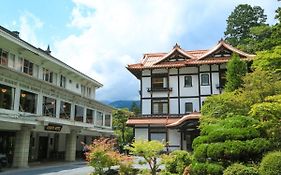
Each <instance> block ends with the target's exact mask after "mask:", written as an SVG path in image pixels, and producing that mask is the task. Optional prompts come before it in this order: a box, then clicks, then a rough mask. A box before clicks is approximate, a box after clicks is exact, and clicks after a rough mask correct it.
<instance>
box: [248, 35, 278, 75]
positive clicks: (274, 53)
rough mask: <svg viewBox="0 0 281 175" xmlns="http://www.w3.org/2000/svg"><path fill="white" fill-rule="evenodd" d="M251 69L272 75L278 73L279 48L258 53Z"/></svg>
mask: <svg viewBox="0 0 281 175" xmlns="http://www.w3.org/2000/svg"><path fill="white" fill-rule="evenodd" d="M280 34H281V33H280ZM280 41H281V38H280ZM280 45H281V43H280ZM252 67H253V68H259V69H262V70H265V71H270V72H273V73H278V72H280V71H281V46H278V47H275V48H274V49H272V50H267V51H263V52H258V53H257V56H256V57H255V61H254V63H253V66H252Z"/></svg>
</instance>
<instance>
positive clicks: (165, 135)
mask: <svg viewBox="0 0 281 175" xmlns="http://www.w3.org/2000/svg"><path fill="white" fill-rule="evenodd" d="M232 53H237V54H238V55H239V56H240V58H241V59H242V60H245V61H250V60H252V58H253V57H254V55H250V54H247V53H245V52H242V51H240V50H238V49H236V48H234V47H232V46H231V45H229V44H227V43H225V42H224V41H223V40H220V41H219V42H218V44H217V45H216V46H215V47H213V48H211V49H208V50H193V51H186V50H184V49H182V48H181V47H180V46H179V45H178V44H176V45H175V46H174V47H173V49H172V50H171V51H170V52H169V53H148V54H144V57H143V58H142V60H141V62H140V63H137V64H130V65H128V66H127V69H128V70H129V71H130V72H131V73H132V74H133V75H134V76H136V78H137V79H139V81H140V91H139V92H140V101H141V114H142V115H141V116H140V117H136V118H130V119H129V120H128V121H127V125H129V126H132V127H134V134H135V139H146V140H160V141H163V140H164V141H165V142H167V150H168V151H171V150H175V149H184V150H191V149H192V147H191V146H192V141H193V139H194V138H195V137H196V136H198V135H199V131H198V129H197V126H198V119H199V117H200V109H201V107H202V105H203V103H204V100H205V99H206V98H207V97H208V96H210V95H212V94H220V93H221V92H222V91H223V87H224V84H225V82H226V63H227V62H228V61H229V59H230V57H231V55H232Z"/></svg>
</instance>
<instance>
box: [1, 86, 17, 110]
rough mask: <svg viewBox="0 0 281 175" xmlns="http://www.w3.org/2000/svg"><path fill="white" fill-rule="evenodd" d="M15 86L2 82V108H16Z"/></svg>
mask: <svg viewBox="0 0 281 175" xmlns="http://www.w3.org/2000/svg"><path fill="white" fill-rule="evenodd" d="M14 99H15V88H13V87H10V86H6V85H3V84H0V108H2V109H9V110H12V109H14Z"/></svg>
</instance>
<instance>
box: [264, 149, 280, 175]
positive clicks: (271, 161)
mask: <svg viewBox="0 0 281 175" xmlns="http://www.w3.org/2000/svg"><path fill="white" fill-rule="evenodd" d="M259 171H260V174H261V175H280V174H281V151H275V152H271V153H268V154H267V155H265V156H264V157H263V159H262V161H261V164H260V168H259Z"/></svg>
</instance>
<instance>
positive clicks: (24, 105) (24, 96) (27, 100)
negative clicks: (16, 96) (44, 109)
mask: <svg viewBox="0 0 281 175" xmlns="http://www.w3.org/2000/svg"><path fill="white" fill-rule="evenodd" d="M19 108H20V109H19V110H20V111H21V112H29V113H33V114H35V113H36V108H37V95H36V94H34V93H32V92H28V91H24V90H21V93H20V106H19Z"/></svg>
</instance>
